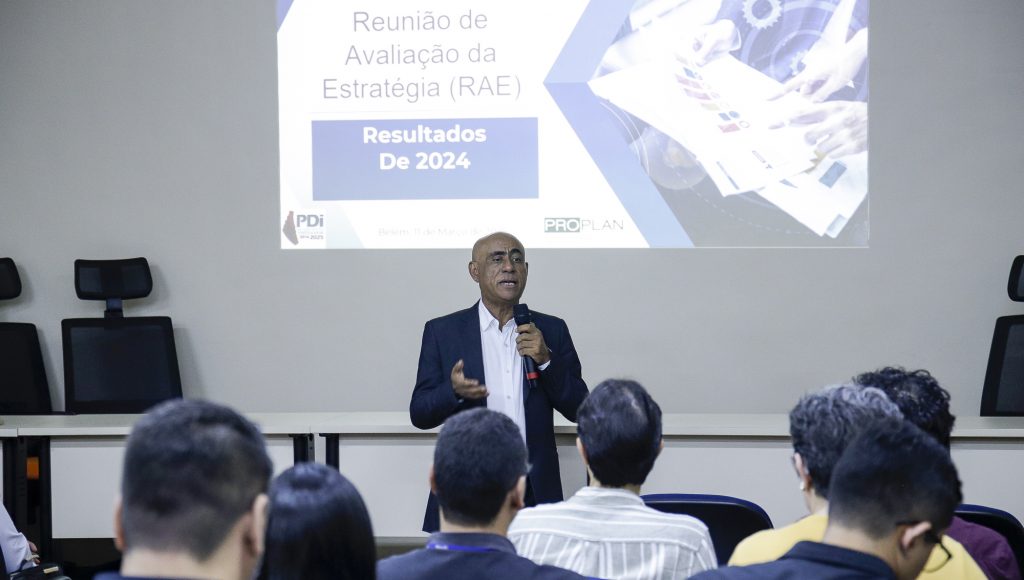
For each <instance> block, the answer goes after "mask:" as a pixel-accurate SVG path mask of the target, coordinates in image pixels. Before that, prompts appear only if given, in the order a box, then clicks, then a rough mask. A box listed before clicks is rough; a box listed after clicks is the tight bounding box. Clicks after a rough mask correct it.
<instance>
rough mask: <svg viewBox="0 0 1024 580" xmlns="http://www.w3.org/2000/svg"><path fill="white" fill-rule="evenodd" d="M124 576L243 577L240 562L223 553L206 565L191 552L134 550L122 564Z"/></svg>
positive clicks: (214, 556)
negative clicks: (226, 556)
mask: <svg viewBox="0 0 1024 580" xmlns="http://www.w3.org/2000/svg"><path fill="white" fill-rule="evenodd" d="M121 575H122V576H146V577H152V578H195V579H204V578H218V579H220V578H223V579H226V580H230V579H233V578H243V577H244V576H243V574H242V570H241V568H240V564H239V562H238V561H237V560H236V561H234V562H232V561H231V560H230V559H228V558H225V557H224V555H223V554H219V553H217V554H214V555H213V556H211V557H210V559H209V560H207V561H205V562H199V561H197V560H196V559H195V558H194V557H193V556H192V555H191V554H188V553H187V552H157V551H154V550H147V549H139V548H136V549H133V550H131V551H129V552H128V553H126V554H125V555H124V559H123V560H122V561H121Z"/></svg>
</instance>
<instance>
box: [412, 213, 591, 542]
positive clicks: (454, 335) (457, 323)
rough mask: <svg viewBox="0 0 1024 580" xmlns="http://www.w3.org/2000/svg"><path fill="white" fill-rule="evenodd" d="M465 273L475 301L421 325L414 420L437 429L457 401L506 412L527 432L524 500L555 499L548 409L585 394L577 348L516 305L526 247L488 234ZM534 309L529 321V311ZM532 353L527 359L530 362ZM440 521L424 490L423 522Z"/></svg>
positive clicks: (565, 410) (565, 409) (572, 415)
mask: <svg viewBox="0 0 1024 580" xmlns="http://www.w3.org/2000/svg"><path fill="white" fill-rule="evenodd" d="M472 258H473V259H472V261H470V263H469V276H470V277H471V278H473V281H474V282H476V283H477V284H479V285H480V301H479V302H477V303H476V304H475V305H473V306H472V307H470V308H468V309H466V310H460V311H459V312H455V313H452V314H449V315H447V316H442V317H441V318H435V319H434V320H431V321H429V322H427V324H426V325H425V326H424V328H423V345H422V346H421V347H420V362H419V369H418V371H417V373H416V388H415V389H414V390H413V393H412V401H411V402H410V403H409V415H410V416H411V418H412V424H413V425H415V426H416V427H418V428H420V429H432V428H434V427H437V426H438V425H440V424H441V423H443V422H444V421H445V419H447V418H448V417H450V416H452V415H453V414H455V413H458V412H459V411H462V410H464V409H471V408H473V407H484V406H486V407H487V408H489V409H492V410H495V411H498V412H501V413H504V414H505V415H508V416H509V417H510V418H511V419H512V420H513V421H514V422H515V423H516V425H517V426H518V427H519V432H520V433H521V434H522V436H523V438H524V439H525V440H526V449H527V452H528V454H529V461H530V465H531V467H530V472H529V474H528V475H527V487H526V505H528V506H532V505H536V504H538V503H550V502H556V501H561V500H562V481H561V477H560V475H559V472H558V453H557V452H556V450H555V433H554V430H553V428H552V412H551V409H552V408H554V409H558V412H559V413H561V414H562V415H564V416H565V418H566V419H569V420H570V421H575V420H576V409H578V408H579V406H580V403H582V402H583V399H585V398H586V396H587V384H586V383H584V382H583V377H582V369H581V366H580V359H579V356H577V354H576V348H575V347H574V346H573V344H572V338H571V337H570V336H569V328H568V327H567V326H566V325H565V321H563V320H562V319H560V318H556V317H554V316H548V315H546V314H541V313H540V312H532V313H531V312H529V311H527V310H524V309H522V307H520V309H519V310H520V311H518V312H517V313H516V314H517V316H518V317H519V318H520V321H521V322H523V321H526V323H523V324H517V323H516V321H515V320H514V317H513V309H514V308H515V307H516V305H517V304H519V298H520V297H521V296H522V295H523V290H525V289H526V276H527V270H528V267H527V266H528V265H527V263H526V251H525V250H524V249H523V245H522V244H521V243H520V242H519V240H517V239H516V238H515V237H514V236H512V235H510V234H506V233H501V232H498V233H493V234H490V235H488V236H485V237H483V238H480V239H479V240H477V242H476V243H475V244H474V245H473V256H472ZM530 315H532V321H529V320H527V318H528V317H529V316H530ZM527 358H528V359H530V360H527ZM438 527H439V520H438V513H437V502H436V499H435V498H434V496H433V494H431V496H430V499H429V501H428V502H427V512H426V515H425V516H424V518H423V530H424V531H427V532H434V531H436V530H437V529H438Z"/></svg>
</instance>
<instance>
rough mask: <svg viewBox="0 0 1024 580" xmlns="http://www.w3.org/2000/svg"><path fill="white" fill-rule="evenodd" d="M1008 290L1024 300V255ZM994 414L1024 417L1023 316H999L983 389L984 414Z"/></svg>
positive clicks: (1013, 271)
mask: <svg viewBox="0 0 1024 580" xmlns="http://www.w3.org/2000/svg"><path fill="white" fill-rule="evenodd" d="M1006 292H1007V294H1008V295H1009V296H1010V300H1013V301H1014V302H1024V255H1022V256H1017V257H1016V258H1014V259H1013V264H1012V265H1011V266H1010V279H1009V281H1008V282H1007V284H1006ZM993 415H996V416H998V415H1002V416H1011V417H1024V316H1003V317H1001V318H997V319H996V328H995V330H994V331H993V332H992V347H991V348H990V349H989V351H988V367H987V368H986V369H985V386H984V388H983V389H982V391H981V416H982V417H990V416H993Z"/></svg>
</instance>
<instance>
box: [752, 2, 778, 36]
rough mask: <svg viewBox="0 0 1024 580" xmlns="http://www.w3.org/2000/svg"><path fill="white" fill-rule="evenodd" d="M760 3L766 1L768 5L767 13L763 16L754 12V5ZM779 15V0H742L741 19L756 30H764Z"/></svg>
mask: <svg viewBox="0 0 1024 580" xmlns="http://www.w3.org/2000/svg"><path fill="white" fill-rule="evenodd" d="M760 3H767V4H768V6H769V9H768V13H767V14H765V15H763V16H757V15H756V14H754V6H756V5H758V4H760ZM780 16H782V4H781V3H780V1H779V0H743V19H744V20H746V21H747V24H749V25H751V26H753V27H754V28H756V29H758V30H764V29H766V28H768V27H769V26H771V25H772V24H775V23H776V22H778V20H779V17H780Z"/></svg>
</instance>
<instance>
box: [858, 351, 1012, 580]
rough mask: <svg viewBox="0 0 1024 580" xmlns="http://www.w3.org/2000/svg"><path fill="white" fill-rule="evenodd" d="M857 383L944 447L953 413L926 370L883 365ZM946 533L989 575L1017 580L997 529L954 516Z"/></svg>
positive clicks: (943, 392) (943, 391) (946, 396)
mask: <svg viewBox="0 0 1024 580" xmlns="http://www.w3.org/2000/svg"><path fill="white" fill-rule="evenodd" d="M854 382H856V383H857V384H861V385H870V386H873V387H877V388H879V389H881V390H882V391H884V392H885V394H886V395H888V396H889V399H891V400H892V401H893V402H894V403H896V406H898V407H899V408H900V411H902V412H903V417H904V419H906V420H907V421H910V422H911V423H913V424H915V425H917V426H918V427H920V428H921V429H922V430H924V431H925V432H926V433H928V434H929V435H931V436H932V437H934V438H935V439H936V440H937V441H938V442H939V443H941V444H942V445H943V446H944V447H945V448H946V449H947V450H948V449H949V444H950V437H951V435H952V433H953V424H954V423H955V422H956V417H955V416H953V414H952V413H951V412H950V410H949V400H950V397H949V392H947V391H946V389H943V388H942V387H941V386H940V385H939V382H938V381H937V380H935V377H933V376H932V375H931V373H929V372H928V371H926V370H923V369H919V370H916V371H908V370H906V369H904V368H900V367H885V368H882V369H879V370H877V371H874V372H870V373H863V374H860V375H857V377H856V378H854ZM946 535H948V536H949V537H951V538H953V539H955V540H957V541H958V542H960V543H961V544H963V546H964V548H966V549H967V552H968V553H969V554H970V555H971V556H972V557H973V558H974V560H975V562H977V563H978V566H980V567H981V569H982V570H983V571H984V572H985V574H986V575H987V576H988V577H989V578H993V579H997V580H1020V578H1021V576H1020V567H1019V566H1018V563H1017V558H1016V557H1015V556H1014V554H1013V549H1012V548H1010V544H1009V543H1008V542H1007V541H1006V538H1004V537H1003V536H1002V535H1001V534H1000V533H998V532H996V531H994V530H991V529H989V528H986V527H985V526H981V525H978V524H974V523H971V522H968V521H967V520H964V519H962V518H958V517H954V518H953V524H952V525H950V526H949V530H947V531H946Z"/></svg>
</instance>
